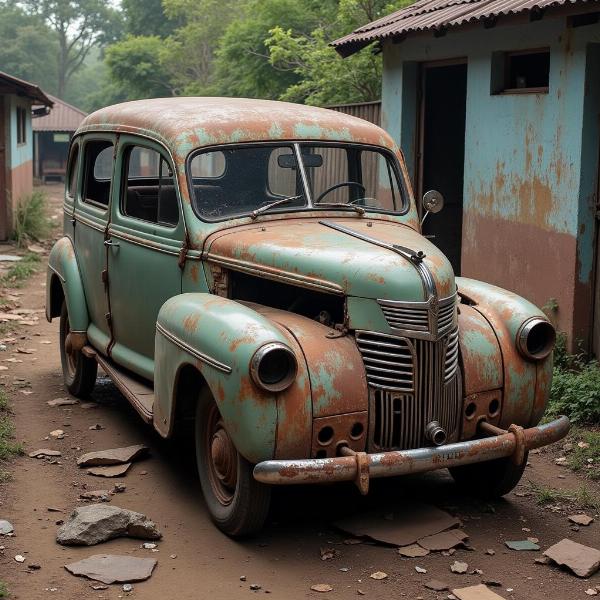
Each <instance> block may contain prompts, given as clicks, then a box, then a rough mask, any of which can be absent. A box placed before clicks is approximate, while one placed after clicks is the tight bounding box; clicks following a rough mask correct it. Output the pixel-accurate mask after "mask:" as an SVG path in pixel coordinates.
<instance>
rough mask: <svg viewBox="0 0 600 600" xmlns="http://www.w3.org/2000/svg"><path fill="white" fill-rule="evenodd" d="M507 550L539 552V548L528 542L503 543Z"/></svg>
mask: <svg viewBox="0 0 600 600" xmlns="http://www.w3.org/2000/svg"><path fill="white" fill-rule="evenodd" d="M504 544H505V545H506V547H507V548H510V549H511V550H518V551H521V550H539V549H540V547H539V546H538V545H537V544H534V543H533V542H532V541H530V540H512V541H507V542H504Z"/></svg>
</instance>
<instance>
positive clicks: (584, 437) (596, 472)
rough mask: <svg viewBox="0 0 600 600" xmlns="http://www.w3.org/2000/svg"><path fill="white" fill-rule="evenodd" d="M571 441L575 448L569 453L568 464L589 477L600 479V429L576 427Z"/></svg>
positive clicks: (570, 437) (571, 435)
mask: <svg viewBox="0 0 600 600" xmlns="http://www.w3.org/2000/svg"><path fill="white" fill-rule="evenodd" d="M569 442H570V443H572V445H573V448H572V449H571V450H569V451H568V453H567V465H568V466H569V467H570V468H571V469H572V470H573V471H578V472H581V473H582V474H583V475H585V476H586V477H588V478H589V479H594V480H600V431H599V430H597V429H582V428H579V427H575V428H573V430H572V431H571V434H570V436H569ZM580 444H581V445H580ZM590 461H591V462H590Z"/></svg>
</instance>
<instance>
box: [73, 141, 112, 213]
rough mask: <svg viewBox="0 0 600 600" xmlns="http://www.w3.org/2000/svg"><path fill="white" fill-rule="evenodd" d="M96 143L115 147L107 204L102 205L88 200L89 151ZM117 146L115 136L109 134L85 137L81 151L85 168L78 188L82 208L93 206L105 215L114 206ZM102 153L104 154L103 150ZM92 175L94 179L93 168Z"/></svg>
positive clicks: (78, 197)
mask: <svg viewBox="0 0 600 600" xmlns="http://www.w3.org/2000/svg"><path fill="white" fill-rule="evenodd" d="M95 142H107V143H109V144H110V145H111V146H112V147H113V157H112V170H111V176H110V178H109V179H108V180H107V181H110V187H109V190H108V203H107V204H102V203H101V202H97V201H96V200H90V199H89V198H86V191H87V150H88V146H89V145H90V144H93V143H95ZM117 144H118V141H117V139H116V137H115V136H114V135H110V134H109V135H106V136H103V135H93V134H92V135H91V136H89V137H85V138H84V139H83V144H82V149H81V153H82V154H81V155H82V156H83V160H82V161H81V164H82V165H83V166H82V177H81V185H79V186H78V193H77V199H78V200H79V203H80V204H81V205H82V206H91V207H93V208H95V209H96V210H100V211H102V214H103V215H104V214H106V213H108V212H109V210H110V207H111V204H112V194H113V186H114V179H115V155H116V149H117ZM100 152H102V150H101V151H100ZM98 155H99V153H98ZM98 155H96V159H97V158H98ZM94 163H95V161H94ZM94 166H95V164H94ZM91 175H92V177H94V169H93V168H92V171H91ZM102 181H104V180H102Z"/></svg>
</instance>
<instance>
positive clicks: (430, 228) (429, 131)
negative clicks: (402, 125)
mask: <svg viewBox="0 0 600 600" xmlns="http://www.w3.org/2000/svg"><path fill="white" fill-rule="evenodd" d="M466 105H467V62H466V59H459V60H452V61H443V62H439V61H437V62H431V63H423V64H422V65H421V85H420V110H419V113H420V123H419V141H418V152H417V160H418V164H417V172H418V185H417V191H418V196H417V197H418V198H422V197H423V194H424V193H425V192H426V191H428V190H438V191H439V192H441V193H442V194H443V196H444V200H445V204H444V209H443V211H442V212H441V213H439V214H437V215H429V216H428V217H427V219H426V220H425V223H424V225H423V233H424V235H426V236H427V237H428V238H429V239H430V240H431V241H432V242H433V243H434V244H435V245H436V246H437V247H438V248H440V250H442V252H444V254H445V255H446V256H447V257H448V259H449V260H450V263H451V264H452V268H453V269H454V273H455V274H456V275H460V255H461V245H462V213H463V185H464V164H465V118H466Z"/></svg>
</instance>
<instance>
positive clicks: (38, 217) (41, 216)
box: [14, 190, 51, 247]
mask: <svg viewBox="0 0 600 600" xmlns="http://www.w3.org/2000/svg"><path fill="white" fill-rule="evenodd" d="M50 227H51V226H50V221H49V220H48V217H47V216H46V195H45V194H44V193H43V192H40V191H39V190H36V191H35V192H33V193H32V194H31V195H30V196H28V197H27V198H24V199H23V200H22V201H21V202H20V203H19V206H18V208H17V214H16V219H15V231H14V238H15V240H16V242H17V244H18V245H19V246H21V247H24V246H26V245H27V243H28V242H29V241H31V240H40V239H43V238H44V237H46V236H47V235H48V233H49V232H50Z"/></svg>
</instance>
